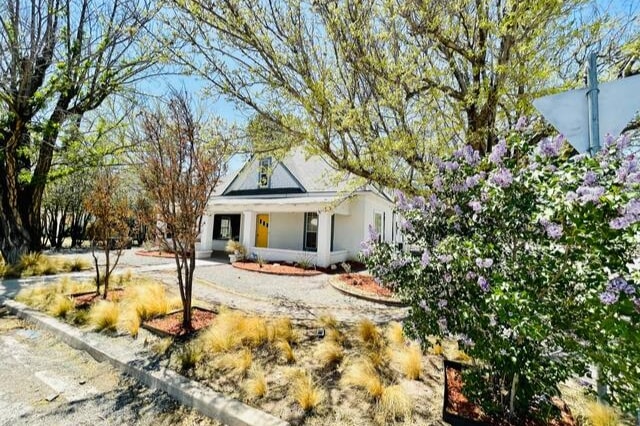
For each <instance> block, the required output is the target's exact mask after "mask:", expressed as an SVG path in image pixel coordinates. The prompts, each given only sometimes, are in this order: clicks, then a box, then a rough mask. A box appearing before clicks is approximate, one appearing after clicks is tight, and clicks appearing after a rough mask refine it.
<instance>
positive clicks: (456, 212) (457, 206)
mask: <svg viewBox="0 0 640 426" xmlns="http://www.w3.org/2000/svg"><path fill="white" fill-rule="evenodd" d="M453 211H454V212H455V214H456V215H458V216H460V215H461V214H462V209H461V208H460V206H459V205H457V204H456V205H455V206H453Z"/></svg>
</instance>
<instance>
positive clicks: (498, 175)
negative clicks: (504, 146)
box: [491, 168, 513, 188]
mask: <svg viewBox="0 0 640 426" xmlns="http://www.w3.org/2000/svg"><path fill="white" fill-rule="evenodd" d="M491 182H493V183H494V184H496V185H498V186H499V187H501V188H506V187H508V186H509V185H511V182H513V175H512V174H511V172H510V171H509V170H508V169H504V168H502V169H500V170H498V171H497V172H495V173H493V175H492V176H491Z"/></svg>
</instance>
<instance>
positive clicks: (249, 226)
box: [241, 210, 256, 254]
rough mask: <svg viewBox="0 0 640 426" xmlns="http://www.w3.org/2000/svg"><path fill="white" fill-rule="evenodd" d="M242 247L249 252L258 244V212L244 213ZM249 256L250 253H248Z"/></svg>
mask: <svg viewBox="0 0 640 426" xmlns="http://www.w3.org/2000/svg"><path fill="white" fill-rule="evenodd" d="M241 242H242V245H243V246H244V248H245V249H246V250H247V251H249V250H251V247H253V246H254V245H255V243H256V212H253V211H249V210H247V211H244V212H242V241H241ZM247 254H249V253H247Z"/></svg>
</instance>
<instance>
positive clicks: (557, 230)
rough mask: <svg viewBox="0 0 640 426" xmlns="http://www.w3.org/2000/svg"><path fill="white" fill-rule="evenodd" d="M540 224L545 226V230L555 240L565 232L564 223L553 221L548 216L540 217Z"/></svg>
mask: <svg viewBox="0 0 640 426" xmlns="http://www.w3.org/2000/svg"><path fill="white" fill-rule="evenodd" d="M540 224H541V225H542V226H544V230H545V232H546V233H547V235H548V236H549V238H553V239H554V240H556V239H558V238H560V237H561V236H562V233H563V229H562V225H560V224H558V223H554V222H551V221H549V220H548V219H546V218H542V219H540Z"/></svg>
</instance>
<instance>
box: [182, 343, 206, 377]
mask: <svg viewBox="0 0 640 426" xmlns="http://www.w3.org/2000/svg"><path fill="white" fill-rule="evenodd" d="M203 355H204V353H203V350H202V346H200V345H199V344H197V343H196V342H191V343H188V344H186V345H184V346H183V347H182V349H181V350H180V352H178V362H179V363H180V368H181V369H182V371H188V370H191V369H192V368H194V367H195V366H196V365H198V363H199V362H200V361H201V360H202V357H203Z"/></svg>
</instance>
